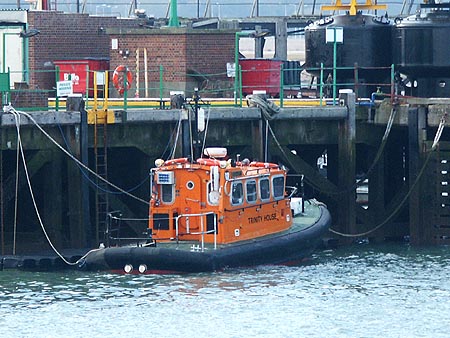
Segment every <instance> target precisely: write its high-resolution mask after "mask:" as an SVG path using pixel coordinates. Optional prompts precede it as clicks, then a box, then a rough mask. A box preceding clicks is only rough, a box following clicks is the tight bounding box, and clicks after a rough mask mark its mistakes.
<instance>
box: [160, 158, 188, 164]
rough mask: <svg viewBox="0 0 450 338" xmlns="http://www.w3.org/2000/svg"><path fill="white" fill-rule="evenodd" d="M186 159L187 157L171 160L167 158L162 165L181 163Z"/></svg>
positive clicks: (185, 161) (186, 160)
mask: <svg viewBox="0 0 450 338" xmlns="http://www.w3.org/2000/svg"><path fill="white" fill-rule="evenodd" d="M188 161H189V159H188V158H187V157H180V158H174V159H171V160H167V161H166V162H164V165H173V164H183V163H187V162H188Z"/></svg>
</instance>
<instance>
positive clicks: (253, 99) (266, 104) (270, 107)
mask: <svg viewBox="0 0 450 338" xmlns="http://www.w3.org/2000/svg"><path fill="white" fill-rule="evenodd" d="M247 100H248V101H249V102H250V104H253V105H255V106H257V107H259V108H260V109H261V112H262V114H263V117H264V118H265V120H266V123H267V128H268V130H269V131H270V134H271V135H272V138H273V140H274V141H275V143H276V144H277V146H278V148H279V150H280V152H281V153H282V154H283V156H284V158H285V159H286V160H287V161H288V163H289V165H290V166H291V167H292V168H295V167H296V166H295V165H294V164H293V163H292V162H291V161H290V160H289V158H288V156H287V155H286V152H285V151H284V149H283V148H282V146H281V144H280V142H279V141H278V139H277V137H276V135H275V133H274V132H273V130H272V127H271V126H270V124H269V120H271V119H273V117H274V116H275V115H276V114H278V113H279V112H280V107H278V106H277V105H275V104H274V103H273V102H270V101H267V100H266V99H265V98H263V97H261V96H258V95H248V96H247ZM396 113H397V109H396V108H395V107H393V108H392V109H391V112H390V115H389V119H388V123H387V125H386V129H385V131H384V135H383V137H382V139H381V144H380V147H379V148H378V151H377V154H376V156H375V158H374V160H373V162H372V164H371V165H370V167H369V169H368V170H367V172H366V173H365V174H364V176H363V177H362V178H359V179H358V180H357V181H356V182H355V184H353V185H351V186H350V187H348V188H346V189H343V190H340V191H329V190H328V191H324V190H323V188H322V187H320V186H318V185H317V184H315V182H313V181H312V180H311V179H309V178H308V177H306V176H305V178H306V180H307V181H308V182H309V183H310V184H311V185H312V186H313V187H314V188H315V189H316V190H318V191H320V192H322V193H324V194H326V195H341V194H345V193H348V192H351V191H353V190H355V189H356V188H357V187H358V186H360V185H361V184H362V183H363V182H364V180H365V179H366V178H367V177H369V176H370V174H371V173H372V171H373V169H374V168H375V166H376V164H377V163H378V161H379V160H380V158H381V155H382V154H383V152H384V148H385V146H386V143H387V140H388V137H389V134H390V132H391V130H392V125H393V123H394V120H395V116H396ZM266 132H267V130H266ZM267 139H268V138H267V137H266V142H267ZM266 149H267V146H266Z"/></svg>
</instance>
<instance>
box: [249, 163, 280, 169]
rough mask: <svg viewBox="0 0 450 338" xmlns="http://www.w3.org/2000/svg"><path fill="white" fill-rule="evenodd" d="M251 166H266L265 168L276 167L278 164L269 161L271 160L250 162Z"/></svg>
mask: <svg viewBox="0 0 450 338" xmlns="http://www.w3.org/2000/svg"><path fill="white" fill-rule="evenodd" d="M249 166H250V167H258V168H265V169H275V168H278V167H279V166H278V164H276V163H269V162H251V163H250V164H249Z"/></svg>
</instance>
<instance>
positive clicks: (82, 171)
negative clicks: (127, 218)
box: [58, 123, 149, 195]
mask: <svg viewBox="0 0 450 338" xmlns="http://www.w3.org/2000/svg"><path fill="white" fill-rule="evenodd" d="M58 129H59V132H60V134H61V137H62V139H63V141H64V145H65V146H66V148H67V151H68V152H69V153H70V154H71V155H72V156H73V153H72V150H71V149H70V144H69V142H68V141H67V139H66V137H65V136H64V132H63V130H62V128H61V125H60V124H59V123H58ZM75 164H76V165H77V167H78V169H79V170H80V172H81V174H82V175H83V176H84V178H85V179H86V180H87V181H88V182H89V183H90V184H91V185H92V186H93V187H94V188H95V189H98V190H101V191H103V192H106V193H108V194H112V195H117V194H122V192H121V191H116V190H114V191H113V190H109V189H105V188H103V187H101V186H99V185H98V184H97V183H96V182H94V181H93V180H92V179H91V178H90V177H89V175H88V173H86V172H85V171H84V170H83V168H82V167H80V166H79V165H78V163H75ZM148 179H149V176H148V175H147V176H146V177H145V178H144V179H143V180H142V181H141V182H140V183H138V184H137V185H135V186H134V187H132V188H130V189H127V190H126V191H128V192H132V191H135V190H137V189H138V188H139V187H141V186H142V185H143V184H144V183H145V182H146V181H148Z"/></svg>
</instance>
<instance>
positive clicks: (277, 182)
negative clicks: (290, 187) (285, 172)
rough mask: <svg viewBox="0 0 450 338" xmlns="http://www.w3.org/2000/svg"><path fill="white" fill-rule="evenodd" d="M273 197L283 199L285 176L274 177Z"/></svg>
mask: <svg viewBox="0 0 450 338" xmlns="http://www.w3.org/2000/svg"><path fill="white" fill-rule="evenodd" d="M272 187H273V197H274V198H275V199H281V198H283V197H284V176H274V177H272Z"/></svg>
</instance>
